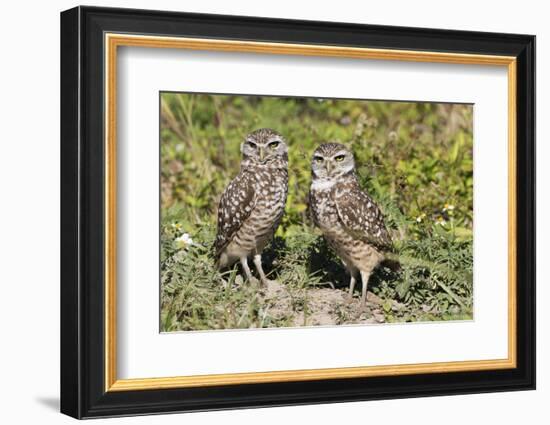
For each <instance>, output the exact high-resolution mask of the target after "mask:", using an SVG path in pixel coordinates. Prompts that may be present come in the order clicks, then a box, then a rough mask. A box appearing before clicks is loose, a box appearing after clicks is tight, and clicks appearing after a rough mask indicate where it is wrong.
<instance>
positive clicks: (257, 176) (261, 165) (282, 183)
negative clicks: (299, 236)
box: [214, 129, 288, 283]
mask: <svg viewBox="0 0 550 425" xmlns="http://www.w3.org/2000/svg"><path fill="white" fill-rule="evenodd" d="M241 151H242V153H243V160H242V163H241V171H240V173H239V174H238V175H237V176H236V177H235V178H234V179H233V180H232V181H231V183H229V185H228V186H227V188H226V189H225V191H224V192H223V194H222V196H221V199H220V203H219V207H218V232H217V236H216V240H215V242H214V249H215V253H216V257H217V259H218V267H219V268H221V269H222V268H225V267H229V266H231V265H233V264H234V263H236V262H237V261H240V262H241V265H242V266H243V269H244V271H245V273H246V275H247V278H249V280H252V275H251V273H250V270H249V268H248V262H247V259H248V258H249V257H253V258H254V264H255V266H256V268H257V269H258V273H259V274H260V279H261V280H262V282H264V283H265V281H266V278H265V274H264V272H263V270H262V267H261V257H260V255H261V252H262V250H263V249H264V248H265V246H266V245H267V244H268V243H269V242H270V241H271V239H272V238H273V234H274V232H275V230H276V229H277V227H278V226H279V223H280V221H281V218H282V216H283V213H284V208H285V204H286V197H287V192H288V171H287V170H288V155H287V147H286V143H285V140H284V139H283V137H282V136H281V135H280V134H278V133H277V132H275V131H274V130H271V129H260V130H256V131H255V132H253V133H251V134H249V135H248V136H247V137H246V140H245V142H244V143H243V145H242V146H241Z"/></svg>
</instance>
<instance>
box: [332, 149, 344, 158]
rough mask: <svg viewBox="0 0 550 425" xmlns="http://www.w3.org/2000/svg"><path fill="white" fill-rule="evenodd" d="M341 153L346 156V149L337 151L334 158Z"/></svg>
mask: <svg viewBox="0 0 550 425" xmlns="http://www.w3.org/2000/svg"><path fill="white" fill-rule="evenodd" d="M340 155H344V156H345V155H346V151H340V152H337V153H335V154H334V155H333V156H332V157H333V158H336V157H337V156H340Z"/></svg>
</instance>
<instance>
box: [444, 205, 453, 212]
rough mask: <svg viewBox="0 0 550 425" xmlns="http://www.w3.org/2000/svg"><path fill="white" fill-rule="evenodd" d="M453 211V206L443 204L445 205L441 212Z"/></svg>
mask: <svg viewBox="0 0 550 425" xmlns="http://www.w3.org/2000/svg"><path fill="white" fill-rule="evenodd" d="M454 209H455V206H454V205H452V204H445V205H444V206H443V211H452V210H454Z"/></svg>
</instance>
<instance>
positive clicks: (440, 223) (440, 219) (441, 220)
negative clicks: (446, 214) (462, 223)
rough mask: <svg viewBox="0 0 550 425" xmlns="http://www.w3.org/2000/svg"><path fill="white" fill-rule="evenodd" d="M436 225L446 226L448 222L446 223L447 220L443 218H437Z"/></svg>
mask: <svg viewBox="0 0 550 425" xmlns="http://www.w3.org/2000/svg"><path fill="white" fill-rule="evenodd" d="M435 224H439V225H441V226H445V225H446V224H447V222H446V221H445V219H444V218H443V217H437V220H436V221H435Z"/></svg>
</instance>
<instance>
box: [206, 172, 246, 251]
mask: <svg viewBox="0 0 550 425" xmlns="http://www.w3.org/2000/svg"><path fill="white" fill-rule="evenodd" d="M255 203H256V197H255V194H254V187H253V185H252V179H251V178H250V176H249V175H247V174H245V173H240V174H238V175H237V177H235V178H234V179H233V180H232V181H231V183H229V185H228V186H227V188H226V189H225V191H224V192H223V194H222V197H221V199H220V203H219V206H218V233H217V235H216V240H215V241H214V252H215V255H216V257H218V256H219V255H220V253H221V252H222V251H223V249H224V248H225V247H226V246H227V245H228V244H229V243H230V242H231V240H232V239H233V237H234V236H235V234H236V233H237V231H238V230H239V229H240V228H241V226H242V225H243V223H244V222H245V220H246V219H247V218H248V217H249V216H250V213H251V212H252V210H253V209H254V205H255Z"/></svg>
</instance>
